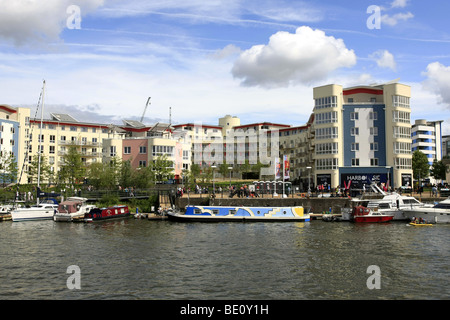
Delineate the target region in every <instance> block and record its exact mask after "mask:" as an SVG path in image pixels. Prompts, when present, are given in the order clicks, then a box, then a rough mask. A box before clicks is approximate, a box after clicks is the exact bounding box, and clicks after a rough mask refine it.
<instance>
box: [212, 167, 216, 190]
mask: <svg viewBox="0 0 450 320" xmlns="http://www.w3.org/2000/svg"><path fill="white" fill-rule="evenodd" d="M211 168H212V170H213V194H216V187H215V184H214V169H215V168H217V166H216V165H212V166H211Z"/></svg>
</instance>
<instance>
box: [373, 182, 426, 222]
mask: <svg viewBox="0 0 450 320" xmlns="http://www.w3.org/2000/svg"><path fill="white" fill-rule="evenodd" d="M371 188H372V189H373V190H374V191H375V192H378V193H380V194H381V195H383V198H381V199H366V200H368V203H367V205H366V206H367V207H368V208H370V209H372V210H374V211H378V212H379V213H382V214H386V215H392V216H393V220H397V221H400V220H410V219H408V217H406V216H405V214H404V210H406V209H411V208H426V207H432V205H431V204H426V203H422V202H420V201H419V200H417V199H416V198H414V197H412V196H405V195H402V194H399V193H397V192H391V193H386V192H384V191H383V190H382V189H381V188H380V187H378V186H377V185H376V184H374V183H372V184H371Z"/></svg>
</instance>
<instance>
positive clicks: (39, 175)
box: [36, 80, 45, 204]
mask: <svg viewBox="0 0 450 320" xmlns="http://www.w3.org/2000/svg"><path fill="white" fill-rule="evenodd" d="M44 96H45V80H44V84H43V86H42V107H41V125H40V130H39V138H38V140H39V147H38V175H37V196H36V201H37V204H39V193H40V190H39V186H40V181H41V154H42V150H41V148H42V124H43V118H44Z"/></svg>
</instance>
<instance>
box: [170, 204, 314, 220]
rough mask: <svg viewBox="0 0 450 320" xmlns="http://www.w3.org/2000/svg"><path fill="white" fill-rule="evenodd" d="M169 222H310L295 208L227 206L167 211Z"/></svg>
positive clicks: (190, 207)
mask: <svg viewBox="0 0 450 320" xmlns="http://www.w3.org/2000/svg"><path fill="white" fill-rule="evenodd" d="M167 214H168V217H169V219H170V220H176V221H203V222H211V221H230V222H231V221H241V222H242V221H246V222H248V221H255V222H256V221H267V222H288V221H299V222H305V221H310V216H309V213H305V212H304V208H303V207H301V206H297V207H227V206H193V205H190V206H186V211H185V212H184V213H182V212H176V211H168V212H167Z"/></svg>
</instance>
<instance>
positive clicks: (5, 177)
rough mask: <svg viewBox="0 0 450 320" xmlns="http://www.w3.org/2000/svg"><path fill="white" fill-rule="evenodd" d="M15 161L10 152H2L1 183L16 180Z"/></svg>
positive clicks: (0, 158)
mask: <svg viewBox="0 0 450 320" xmlns="http://www.w3.org/2000/svg"><path fill="white" fill-rule="evenodd" d="M17 173H18V168H17V161H16V157H15V156H14V155H12V154H3V155H2V156H1V157H0V176H1V179H2V183H4V184H6V183H12V182H14V181H16V180H17Z"/></svg>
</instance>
